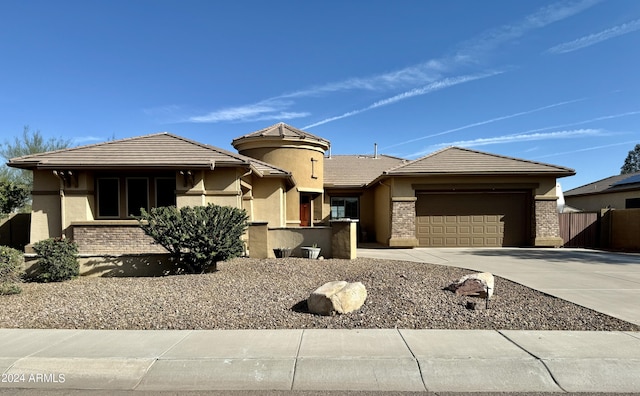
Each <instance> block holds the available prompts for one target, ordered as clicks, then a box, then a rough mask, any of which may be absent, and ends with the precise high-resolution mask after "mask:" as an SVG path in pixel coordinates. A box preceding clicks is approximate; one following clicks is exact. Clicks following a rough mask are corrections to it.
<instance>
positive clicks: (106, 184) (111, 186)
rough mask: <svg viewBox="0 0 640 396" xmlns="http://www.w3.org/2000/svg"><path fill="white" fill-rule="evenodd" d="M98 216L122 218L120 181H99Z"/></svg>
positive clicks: (115, 179) (109, 178)
mask: <svg viewBox="0 0 640 396" xmlns="http://www.w3.org/2000/svg"><path fill="white" fill-rule="evenodd" d="M97 185H98V216H99V217H120V179H118V178H117V177H105V178H100V179H98V182H97Z"/></svg>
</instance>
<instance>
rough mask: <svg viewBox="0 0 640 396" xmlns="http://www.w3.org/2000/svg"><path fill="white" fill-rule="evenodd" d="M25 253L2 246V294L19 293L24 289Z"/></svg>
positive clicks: (0, 252)
mask: <svg viewBox="0 0 640 396" xmlns="http://www.w3.org/2000/svg"><path fill="white" fill-rule="evenodd" d="M23 263H24V255H23V254H22V252H21V251H19V250H16V249H12V248H10V247H7V246H0V294H18V293H20V292H21V291H22V289H20V286H18V283H20V282H22V274H23V266H22V264H23Z"/></svg>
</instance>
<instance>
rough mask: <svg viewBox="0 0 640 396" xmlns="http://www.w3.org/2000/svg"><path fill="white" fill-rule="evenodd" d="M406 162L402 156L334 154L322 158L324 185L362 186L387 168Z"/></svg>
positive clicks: (328, 186) (329, 186)
mask: <svg viewBox="0 0 640 396" xmlns="http://www.w3.org/2000/svg"><path fill="white" fill-rule="evenodd" d="M405 162H407V160H404V159H402V158H396V157H390V156H388V155H378V157H377V158H374V157H373V156H367V155H335V156H331V158H325V159H324V186H325V187H327V188H331V187H342V188H346V187H363V186H366V185H367V184H369V183H371V182H372V181H373V180H375V179H376V178H377V177H378V176H380V175H381V174H382V172H384V171H385V170H387V169H391V168H393V167H396V166H398V165H400V164H403V163H405Z"/></svg>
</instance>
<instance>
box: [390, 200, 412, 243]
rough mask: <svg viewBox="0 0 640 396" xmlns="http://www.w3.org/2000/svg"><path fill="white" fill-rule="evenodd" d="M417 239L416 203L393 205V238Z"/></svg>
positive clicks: (395, 203)
mask: <svg viewBox="0 0 640 396" xmlns="http://www.w3.org/2000/svg"><path fill="white" fill-rule="evenodd" d="M415 237H416V201H415V200H413V201H393V202H392V203H391V238H415Z"/></svg>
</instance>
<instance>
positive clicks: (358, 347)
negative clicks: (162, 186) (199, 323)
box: [0, 329, 640, 392]
mask: <svg viewBox="0 0 640 396" xmlns="http://www.w3.org/2000/svg"><path fill="white" fill-rule="evenodd" d="M0 351H1V352H0V356H1V357H0V371H2V372H3V373H4V374H2V381H3V382H2V383H0V390H2V389H3V388H33V389H51V390H62V389H103V390H113V391H116V390H137V391H169V390H170V391H191V390H193V391H197V390H264V391H267V390H281V391H289V390H294V391H305V390H308V391H313V390H317V391H334V390H335V391H349V390H357V391H413V392H420V391H421V392H425V391H429V392H640V375H638V373H640V333H638V332H571V331H488V330H487V331H485V330H467V331H464V330H461V331H449V330H396V329H389V330H275V331H270V330H240V331H224V330H207V331H189V330H176V331H131V330H124V331H116V330H18V329H0ZM7 381H14V382H7Z"/></svg>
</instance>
